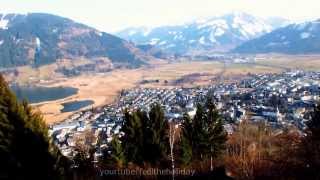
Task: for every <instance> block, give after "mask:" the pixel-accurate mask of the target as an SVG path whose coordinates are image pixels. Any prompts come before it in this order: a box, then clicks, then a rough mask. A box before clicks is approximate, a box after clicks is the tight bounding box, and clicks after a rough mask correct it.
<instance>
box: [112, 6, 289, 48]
mask: <svg viewBox="0 0 320 180" xmlns="http://www.w3.org/2000/svg"><path fill="white" fill-rule="evenodd" d="M286 23H287V21H286V20H284V19H280V18H274V19H268V20H266V19H261V18H257V17H254V16H252V15H249V14H246V13H241V12H235V13H231V14H226V15H223V16H221V17H212V18H206V19H200V20H196V21H194V22H189V23H186V24H183V25H176V26H162V27H157V28H153V29H147V28H128V29H125V30H123V31H120V32H118V33H116V35H118V36H120V37H122V38H124V39H127V40H129V41H133V42H134V43H136V44H152V45H154V46H156V47H159V48H161V49H163V50H166V51H169V52H172V53H178V54H185V53H192V52H194V51H217V52H226V51H229V50H230V49H233V48H234V47H236V46H238V45H240V44H241V43H243V42H245V41H248V40H251V39H253V38H256V37H259V36H261V35H263V34H265V33H268V32H270V31H272V30H273V29H275V28H278V27H280V26H282V25H286Z"/></svg>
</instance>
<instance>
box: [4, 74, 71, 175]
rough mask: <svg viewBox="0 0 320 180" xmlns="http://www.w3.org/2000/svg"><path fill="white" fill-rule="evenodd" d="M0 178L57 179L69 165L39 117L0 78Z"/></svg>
mask: <svg viewBox="0 0 320 180" xmlns="http://www.w3.org/2000/svg"><path fill="white" fill-rule="evenodd" d="M0 162H1V163H0V176H1V177H8V178H9V179H39V178H40V179H58V178H60V177H61V176H62V174H63V171H64V170H65V167H64V165H65V166H68V165H69V164H68V161H67V159H66V158H64V157H63V156H62V155H61V154H60V152H59V150H58V149H57V147H55V146H54V144H53V143H52V142H51V139H50V138H49V137H48V128H47V127H46V125H45V123H44V121H43V118H42V116H41V115H40V114H39V113H37V112H34V111H33V110H32V109H31V107H30V106H29V105H28V104H27V103H26V102H24V103H22V104H21V103H19V102H18V101H17V99H16V97H15V96H14V95H13V93H12V92H11V91H10V89H9V87H8V85H7V84H6V82H5V81H4V79H3V78H2V76H1V75H0Z"/></svg>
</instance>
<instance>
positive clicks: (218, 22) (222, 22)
mask: <svg viewBox="0 0 320 180" xmlns="http://www.w3.org/2000/svg"><path fill="white" fill-rule="evenodd" d="M204 27H220V28H223V29H228V24H227V22H226V21H225V20H223V19H215V20H212V21H208V22H205V23H203V24H200V25H199V26H198V27H197V29H202V28H204Z"/></svg>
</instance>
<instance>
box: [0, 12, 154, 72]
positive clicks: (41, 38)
mask: <svg viewBox="0 0 320 180" xmlns="http://www.w3.org/2000/svg"><path fill="white" fill-rule="evenodd" d="M100 57H103V58H107V59H109V60H110V61H111V62H112V63H122V64H128V65H129V66H139V65H141V64H144V63H145V62H146V61H148V55H147V54H146V53H144V52H143V51H141V50H140V49H139V48H137V47H136V46H135V45H134V44H132V43H129V42H128V41H125V40H123V39H121V38H118V37H116V36H113V35H111V34H108V33H105V32H101V31H98V30H96V29H94V28H92V27H89V26H86V25H84V24H81V23H77V22H74V21H73V20H70V19H67V18H63V17H59V16H55V15H51V14H44V13H30V14H25V15H22V14H0V67H16V66H23V65H32V66H41V65H44V64H50V63H54V62H56V61H57V60H59V59H71V60H76V59H79V58H86V59H93V58H100Z"/></svg>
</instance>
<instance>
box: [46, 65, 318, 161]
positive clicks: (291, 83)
mask: <svg viewBox="0 0 320 180" xmlns="http://www.w3.org/2000/svg"><path fill="white" fill-rule="evenodd" d="M319 87H320V73H318V72H304V71H288V72H285V73H281V74H258V75H250V76H248V78H246V79H244V80H242V81H241V82H238V83H231V84H230V83H229V84H215V85H210V86H206V87H194V88H173V89H160V88H155V89H151V88H137V89H131V90H127V91H123V92H122V93H121V95H120V97H119V99H118V101H117V102H116V103H114V104H112V105H107V106H105V107H101V108H98V109H93V110H86V111H83V112H79V113H76V114H74V115H72V116H71V117H69V118H68V119H67V120H65V121H63V122H61V123H57V124H54V125H52V127H50V133H51V135H52V137H53V139H54V142H55V143H56V144H57V145H58V146H59V148H60V150H61V151H62V153H63V154H64V155H66V156H73V155H74V147H75V146H76V143H77V140H79V139H81V138H79V137H81V136H84V135H85V134H87V133H86V132H89V133H90V134H92V135H93V136H94V138H93V139H94V140H93V141H88V143H90V144H91V145H93V146H95V147H97V152H96V156H97V157H98V156H100V155H101V154H102V151H101V150H102V149H103V148H105V147H107V146H108V143H109V142H110V141H111V140H112V137H113V135H114V134H119V133H120V134H121V125H122V119H123V112H124V110H125V109H127V110H136V109H142V110H145V111H149V110H150V107H151V106H152V105H153V104H154V103H159V104H160V105H161V106H162V107H163V109H164V111H165V117H166V118H167V119H168V120H175V121H178V122H180V121H181V120H182V119H183V115H184V114H185V113H187V114H189V115H190V116H193V115H194V114H195V112H196V107H197V104H198V103H203V102H205V101H206V98H207V97H208V96H211V97H212V99H214V102H215V104H216V108H217V109H219V112H220V113H221V115H222V116H223V117H224V119H225V129H226V130H227V132H228V133H232V132H233V127H234V125H235V124H237V123H239V122H241V121H242V120H244V119H248V120H251V121H262V122H265V123H268V124H270V125H271V126H272V127H275V128H279V129H281V128H284V127H287V126H295V127H297V128H298V129H300V130H303V129H305V128H306V122H307V121H308V120H310V117H311V115H310V114H311V113H310V112H312V110H313V108H314V106H315V104H317V102H318V100H319V95H320V89H319ZM99 137H100V138H99ZM101 137H103V138H101ZM85 139H86V138H85Z"/></svg>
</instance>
